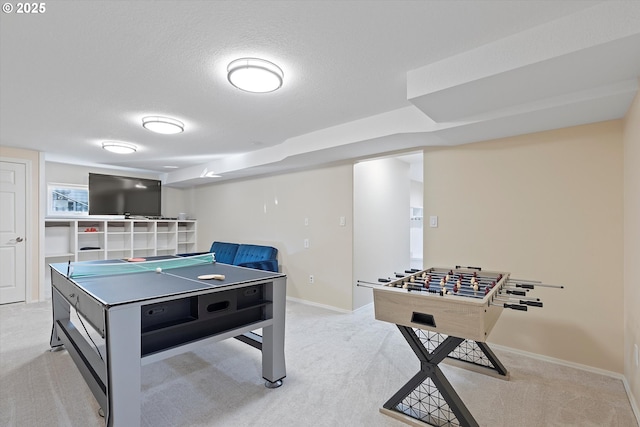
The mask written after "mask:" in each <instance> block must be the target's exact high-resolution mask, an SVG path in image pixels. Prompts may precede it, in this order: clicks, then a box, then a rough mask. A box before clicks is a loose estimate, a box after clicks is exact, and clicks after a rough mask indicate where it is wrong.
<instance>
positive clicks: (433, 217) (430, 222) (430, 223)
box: [429, 215, 438, 228]
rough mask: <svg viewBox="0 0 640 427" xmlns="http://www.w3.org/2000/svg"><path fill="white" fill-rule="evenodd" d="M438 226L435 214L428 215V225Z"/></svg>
mask: <svg viewBox="0 0 640 427" xmlns="http://www.w3.org/2000/svg"><path fill="white" fill-rule="evenodd" d="M437 226H438V217H437V216H436V215H432V216H430V217H429V227H433V228H436V227H437Z"/></svg>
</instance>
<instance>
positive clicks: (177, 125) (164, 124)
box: [142, 116, 184, 135]
mask: <svg viewBox="0 0 640 427" xmlns="http://www.w3.org/2000/svg"><path fill="white" fill-rule="evenodd" d="M142 127H144V128H145V129H147V130H150V131H151V132H156V133H162V134H165V135H173V134H176V133H180V132H183V131H184V123H182V122H181V121H180V120H176V119H172V118H170V117H161V116H148V117H143V118H142Z"/></svg>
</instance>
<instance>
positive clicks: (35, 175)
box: [0, 146, 44, 302]
mask: <svg viewBox="0 0 640 427" xmlns="http://www.w3.org/2000/svg"><path fill="white" fill-rule="evenodd" d="M0 157H4V158H14V159H24V160H28V161H29V162H31V174H30V179H31V189H30V197H29V200H28V201H27V203H29V204H30V207H31V213H32V215H31V216H30V217H29V220H28V221H27V232H28V234H29V235H28V236H27V239H28V240H27V241H28V245H27V248H28V249H27V251H28V253H27V269H28V271H27V295H26V299H27V302H30V301H38V300H40V299H42V298H44V297H43V296H42V295H41V293H42V292H41V289H40V286H39V277H40V275H39V267H40V264H41V263H40V222H39V220H38V218H39V217H40V192H39V187H40V153H39V152H38V151H32V150H23V149H21V148H13V147H3V146H0Z"/></svg>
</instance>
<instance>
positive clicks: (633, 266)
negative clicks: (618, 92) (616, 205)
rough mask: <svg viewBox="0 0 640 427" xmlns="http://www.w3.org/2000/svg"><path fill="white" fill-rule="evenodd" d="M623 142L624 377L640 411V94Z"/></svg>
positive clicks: (633, 106)
mask: <svg viewBox="0 0 640 427" xmlns="http://www.w3.org/2000/svg"><path fill="white" fill-rule="evenodd" d="M623 141H624V313H625V317H624V375H625V377H626V378H627V382H628V383H629V387H630V389H631V393H632V394H633V398H634V400H635V402H636V407H637V408H640V369H639V368H638V366H636V364H635V360H634V357H633V346H634V344H636V345H638V346H640V286H638V265H640V95H636V98H635V100H634V102H633V105H632V106H631V108H630V109H629V111H628V112H627V115H626V117H625V119H624V127H623Z"/></svg>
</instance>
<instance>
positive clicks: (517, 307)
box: [504, 304, 527, 311]
mask: <svg viewBox="0 0 640 427" xmlns="http://www.w3.org/2000/svg"><path fill="white" fill-rule="evenodd" d="M504 308H510V309H511V310H520V311H527V306H526V305H518V304H505V305H504Z"/></svg>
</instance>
